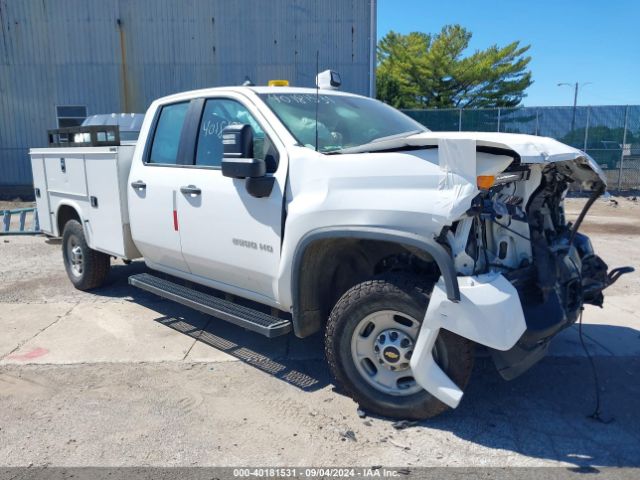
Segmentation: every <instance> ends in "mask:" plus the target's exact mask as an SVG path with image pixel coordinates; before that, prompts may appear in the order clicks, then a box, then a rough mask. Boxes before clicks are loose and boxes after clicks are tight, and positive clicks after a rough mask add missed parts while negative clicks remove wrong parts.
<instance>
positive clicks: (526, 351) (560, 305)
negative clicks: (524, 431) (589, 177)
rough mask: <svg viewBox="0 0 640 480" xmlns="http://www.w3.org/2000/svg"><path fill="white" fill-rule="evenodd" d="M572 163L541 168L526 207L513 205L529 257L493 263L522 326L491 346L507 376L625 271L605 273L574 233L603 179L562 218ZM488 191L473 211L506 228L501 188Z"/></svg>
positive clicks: (598, 301)
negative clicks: (505, 344)
mask: <svg viewBox="0 0 640 480" xmlns="http://www.w3.org/2000/svg"><path fill="white" fill-rule="evenodd" d="M576 165H579V164H576V163H575V162H561V163H559V164H551V165H548V166H546V167H545V168H544V169H543V170H542V172H541V179H540V184H539V186H538V188H537V189H536V190H535V191H534V192H533V193H532V194H531V195H530V197H529V199H528V202H527V204H526V206H524V205H523V207H524V208H522V209H516V211H517V212H518V213H519V214H520V215H519V218H518V219H517V220H516V221H519V222H522V223H526V225H527V227H528V232H529V233H528V240H529V244H530V248H531V258H530V260H529V259H523V260H522V261H521V262H520V263H519V264H517V265H505V264H504V263H501V264H500V265H496V266H495V268H498V269H502V270H503V275H504V277H505V278H506V279H507V280H509V282H510V283H511V284H512V285H513V286H514V287H515V288H516V290H517V292H518V296H519V298H520V303H521V305H522V310H523V313H524V318H525V321H526V327H527V328H526V330H525V332H524V333H523V335H522V336H521V337H520V339H519V340H518V341H517V343H516V344H515V345H514V346H513V347H511V348H510V349H508V350H504V351H503V350H497V349H491V354H492V357H493V360H494V362H495V364H496V367H497V369H498V371H499V372H500V374H501V375H502V377H503V378H505V379H507V380H510V379H513V378H515V377H517V376H518V375H520V374H521V373H523V372H524V371H526V370H527V369H528V368H529V367H531V366H532V365H534V364H535V363H536V362H537V361H538V360H540V359H541V358H542V357H544V355H545V354H546V352H547V350H548V347H549V343H550V340H551V338H553V336H555V335H556V334H557V333H558V332H559V331H560V330H562V329H564V328H566V327H568V326H570V325H572V324H573V323H575V322H576V320H577V319H578V317H579V316H580V312H581V310H582V308H583V305H584V304H591V305H596V306H599V307H602V304H603V301H604V297H603V294H602V291H603V290H604V289H605V288H607V287H608V286H609V285H611V284H613V283H614V282H615V281H616V280H617V279H618V278H619V277H620V275H621V274H622V273H626V272H627V271H628V270H629V269H628V268H619V269H614V270H612V271H611V272H610V273H608V272H607V270H608V267H607V265H606V263H605V262H604V261H603V260H602V259H601V258H600V257H599V256H597V255H596V254H595V253H594V251H593V247H592V246H591V242H590V241H589V238H588V237H587V236H585V235H582V234H580V233H578V228H579V226H580V223H581V222H582V219H583V218H584V216H585V215H586V213H587V211H588V209H589V208H590V206H591V205H592V204H593V202H594V201H595V200H596V199H597V198H598V197H599V196H600V195H601V194H602V193H604V189H605V185H604V183H602V182H593V184H592V186H593V191H592V193H591V197H590V198H589V201H588V202H587V203H586V205H585V207H584V209H583V211H582V212H581V213H580V216H579V217H578V220H577V221H576V223H574V224H571V223H570V222H567V221H566V219H565V214H564V208H563V203H564V196H565V194H566V192H567V191H568V189H569V185H570V184H571V183H573V182H574V181H575V180H574V178H573V175H572V173H573V171H574V170H575V168H576ZM504 188H506V187H502V188H500V190H501V191H503V190H504ZM487 194H488V195H485V196H482V197H481V198H482V201H481V202H482V205H481V206H479V208H478V209H477V215H479V217H480V218H483V219H485V221H487V220H488V221H489V222H492V223H494V224H497V226H498V228H499V229H502V230H507V231H509V230H508V226H506V225H503V223H502V222H501V220H503V221H507V222H509V223H512V222H513V221H514V220H513V218H512V217H511V216H510V215H509V213H508V212H507V215H506V218H504V217H505V216H504V215H501V213H504V209H500V211H496V208H495V207H496V206H500V207H501V206H502V205H501V203H500V198H502V196H501V192H497V191H493V192H492V191H490V192H487ZM487 200H490V201H489V202H487ZM523 230H525V229H521V231H523ZM507 236H508V235H507ZM524 237H525V236H524V235H522V238H523V239H524ZM503 248H504V244H502V243H500V242H499V243H498V245H497V249H498V259H499V261H500V260H502V255H501V254H502V251H503Z"/></svg>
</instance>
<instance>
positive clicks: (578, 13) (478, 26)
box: [378, 0, 640, 106]
mask: <svg viewBox="0 0 640 480" xmlns="http://www.w3.org/2000/svg"><path fill="white" fill-rule="evenodd" d="M453 23H458V24H460V25H462V26H464V27H465V28H467V29H469V30H470V31H471V32H472V33H473V38H472V39H471V45H470V47H469V50H470V51H474V50H476V49H484V48H486V47H488V46H490V45H492V44H498V45H506V44H507V43H510V42H512V41H514V40H520V42H521V43H522V44H530V45H531V49H530V50H529V53H530V55H531V57H532V60H531V63H530V64H529V65H530V68H531V71H532V72H533V80H534V84H533V85H532V86H531V87H529V89H528V90H527V94H528V96H527V97H526V98H525V99H524V102H523V103H524V105H528V106H534V105H572V104H573V89H572V88H569V87H558V86H557V84H558V83H559V82H567V83H572V84H573V83H575V82H576V81H579V82H592V84H591V85H587V86H585V87H584V88H581V89H580V93H579V96H578V104H579V105H626V104H635V105H638V104H640V0H607V1H602V0H601V1H597V0H582V1H579V0H554V1H552V0H528V1H522V0H512V1H507V0H476V1H473V0H454V1H446V0H444V1H443V0H440V1H432V0H423V1H420V0H378V38H379V39H380V38H382V37H383V36H384V34H385V33H387V32H388V31H389V30H394V31H396V32H400V33H408V32H411V31H422V32H428V33H435V32H438V31H440V29H441V28H442V26H444V25H448V24H453Z"/></svg>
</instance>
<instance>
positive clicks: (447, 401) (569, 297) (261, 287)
mask: <svg viewBox="0 0 640 480" xmlns="http://www.w3.org/2000/svg"><path fill="white" fill-rule="evenodd" d="M95 129H98V130H95V131H94V130H87V129H79V130H71V131H70V132H75V134H72V135H71V136H72V137H74V138H71V139H69V143H61V140H60V135H62V136H64V133H65V132H64V131H63V132H61V131H57V132H53V135H52V138H53V140H51V145H52V146H50V147H49V148H34V149H32V150H31V152H30V154H31V159H32V166H33V176H34V183H35V185H34V186H35V191H36V196H37V206H38V212H39V215H40V224H41V226H42V230H43V231H44V232H45V233H46V234H48V235H52V236H61V237H62V251H63V258H64V263H65V267H66V270H67V272H68V275H69V278H70V280H71V282H73V284H74V285H75V286H76V287H77V288H79V289H82V290H89V289H93V288H98V287H100V286H101V285H102V284H103V282H104V281H105V279H106V278H107V276H108V272H109V265H110V260H111V257H119V258H121V259H124V260H125V261H128V260H132V259H135V258H139V257H142V258H144V261H145V263H146V265H147V266H148V267H149V268H150V269H151V270H152V271H154V272H158V273H157V274H156V273H154V274H150V273H144V274H137V275H133V276H131V277H130V280H129V283H130V284H131V285H134V286H136V287H140V288H142V289H145V290H147V291H150V292H153V293H155V294H158V295H160V296H162V297H165V298H169V299H172V300H175V301H177V302H180V303H182V304H184V305H187V306H189V307H192V308H195V309H198V310H200V311H203V312H206V313H209V314H211V315H214V316H215V317H217V318H220V319H222V320H226V321H230V322H233V323H235V324H238V325H241V326H242V327H245V328H247V329H249V330H253V331H256V332H259V333H262V334H264V335H267V336H269V337H273V336H277V335H284V334H288V333H290V332H291V331H292V332H293V333H294V334H295V335H297V336H298V337H306V336H308V335H311V334H314V333H316V332H322V333H323V334H324V336H325V349H326V356H327V360H328V362H329V365H330V368H331V370H332V372H333V374H334V376H335V379H336V382H337V383H338V384H339V385H341V386H342V387H343V388H344V390H345V391H346V392H348V393H349V395H351V396H352V397H353V399H354V400H355V401H357V402H358V403H359V404H360V405H361V406H362V407H363V408H364V409H366V410H369V411H371V412H374V413H377V414H381V415H385V416H390V417H398V418H414V419H415V418H427V417H431V416H434V415H437V414H438V413H440V412H442V411H443V410H445V409H446V408H447V407H452V408H455V407H456V406H457V405H458V403H459V402H460V400H461V398H462V395H463V390H464V388H465V386H466V384H467V381H468V380H469V376H470V374H471V369H472V364H473V358H474V346H475V345H482V346H484V347H486V348H487V349H488V350H489V352H490V353H491V355H492V357H493V359H494V361H495V364H496V366H497V368H498V370H499V371H500V373H501V374H502V376H503V377H504V378H505V379H511V378H514V377H515V376H517V375H519V374H520V373H522V372H523V371H525V370H526V369H527V368H529V367H530V366H531V365H533V364H534V363H535V362H536V361H537V360H539V359H540V358H541V357H542V356H544V354H545V352H546V350H547V347H548V345H549V341H550V340H551V338H552V337H553V336H554V335H555V334H557V333H558V332H559V331H560V330H562V329H563V328H565V327H567V326H569V325H571V324H573V323H574V322H575V321H576V320H577V319H578V317H579V315H580V312H581V310H582V308H583V304H594V305H599V306H601V305H602V302H603V296H602V290H603V289H604V288H605V287H607V286H608V285H610V284H611V283H612V282H614V281H615V280H616V279H617V278H618V277H619V276H620V275H621V274H622V273H625V272H626V271H627V270H628V269H615V270H613V271H612V272H609V273H608V272H607V265H606V264H605V263H604V262H603V261H602V260H601V259H600V258H599V257H598V256H596V255H595V254H594V252H593V249H592V247H591V244H590V242H589V239H588V238H587V237H585V236H584V235H581V234H580V233H578V232H577V230H578V227H579V224H580V222H581V221H582V218H583V217H584V214H585V213H586V210H587V209H588V207H589V205H590V204H591V203H592V202H593V200H595V198H596V197H597V196H598V195H599V194H601V193H602V192H604V189H605V177H604V176H603V173H602V171H601V170H600V168H599V167H598V165H597V164H596V163H595V162H594V161H593V160H592V159H591V158H590V157H589V156H588V155H586V154H585V153H584V152H582V151H579V150H576V149H574V148H572V147H569V146H567V145H564V144H562V143H559V142H557V141H555V140H552V139H549V138H543V137H535V136H528V135H515V134H503V133H473V132H452V133H441V132H438V133H435V132H431V131H429V130H427V129H426V128H425V127H423V126H422V125H420V124H418V123H416V122H415V121H414V120H412V119H411V118H409V117H407V116H405V115H404V114H403V113H401V112H399V111H397V110H395V109H393V108H391V107H389V106H387V105H385V104H383V103H381V102H378V101H376V100H373V99H370V98H365V97H361V96H357V95H352V94H348V93H343V92H340V91H337V90H336V89H333V88H323V89H319V90H315V89H303V88H292V87H288V86H271V87H252V86H247V87H229V88H211V89H206V90H198V91H192V92H186V93H180V94H177V95H172V96H169V97H165V98H161V99H159V100H156V101H155V102H153V104H152V105H151V106H150V108H149V110H148V112H147V114H146V116H145V119H144V123H143V125H142V130H141V132H140V136H139V139H138V141H137V142H134V143H132V142H130V143H129V144H127V142H120V141H118V139H117V138H116V137H117V133H118V132H117V130H115V131H113V130H108V129H107V131H99V127H95ZM67 133H68V132H67ZM83 136H84V137H86V138H83ZM54 137H55V138H54ZM89 137H91V138H89ZM100 145H102V146H100ZM570 185H579V186H581V187H582V188H583V189H586V190H591V191H593V192H594V193H593V195H592V197H591V200H590V201H589V202H588V204H587V207H586V208H585V211H583V214H582V215H581V216H580V218H579V219H578V221H576V222H575V223H574V224H573V225H572V224H571V223H568V222H567V221H566V220H565V216H564V211H563V199H564V197H565V194H566V192H567V190H568V188H569V186H570ZM193 284H198V285H199V287H198V288H191V287H189V285H193ZM238 299H241V300H240V301H235V300H238ZM248 305H249V306H248Z"/></svg>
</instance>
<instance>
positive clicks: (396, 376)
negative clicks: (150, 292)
mask: <svg viewBox="0 0 640 480" xmlns="http://www.w3.org/2000/svg"><path fill="white" fill-rule="evenodd" d="M431 289H432V285H429V284H425V282H424V281H421V280H420V279H418V278H416V277H414V276H411V275H405V274H398V273H393V274H385V275H382V276H379V277H376V278H375V279H373V280H369V281H366V282H363V283H360V284H358V285H356V286H354V287H353V288H351V289H350V290H349V291H348V292H347V293H345V294H344V295H343V296H342V298H340V300H339V301H338V303H337V304H336V305H335V307H334V308H333V310H332V312H331V315H330V317H329V321H328V322H327V329H326V335H325V352H326V355H327V359H328V361H329V366H330V368H331V371H332V373H333V375H334V377H335V379H336V381H337V383H338V384H340V385H341V386H342V387H343V388H344V389H345V390H346V392H347V393H348V394H349V395H350V396H351V397H352V398H353V399H354V400H355V401H356V402H358V403H359V404H360V405H361V406H362V407H363V408H365V409H366V410H368V411H370V412H372V413H376V414H378V415H383V416H386V417H393V418H403V419H424V418H430V417H433V416H436V415H438V414H440V413H442V412H443V411H445V410H446V409H447V408H448V407H447V406H446V405H445V404H444V403H442V402H441V401H440V400H438V399H437V398H435V397H433V396H432V395H431V394H430V393H429V392H427V391H426V390H424V389H423V388H422V387H421V386H420V385H418V384H417V383H416V381H415V379H414V378H413V375H412V372H411V368H410V366H409V361H410V359H411V355H412V353H413V348H414V346H415V343H416V339H417V338H418V333H419V331H420V326H421V324H422V319H423V317H424V314H425V311H426V308H427V303H428V301H429V292H430V291H431ZM473 345H474V344H473V342H471V341H470V340H468V339H466V338H463V337H460V336H458V335H456V334H454V333H451V332H448V331H446V330H441V331H440V334H439V336H438V338H437V340H436V343H435V345H434V349H433V356H434V359H435V360H436V363H437V364H438V365H439V366H440V368H442V369H443V370H444V371H445V372H446V373H447V375H449V377H450V378H451V379H452V380H453V381H454V382H455V383H456V384H457V385H458V386H459V387H460V388H461V389H464V387H465V386H466V384H467V382H468V381H469V377H470V375H471V370H472V367H473Z"/></svg>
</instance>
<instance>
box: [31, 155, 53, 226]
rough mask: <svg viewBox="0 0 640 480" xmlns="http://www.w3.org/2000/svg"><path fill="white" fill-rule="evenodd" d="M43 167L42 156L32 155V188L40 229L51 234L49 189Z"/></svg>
mask: <svg viewBox="0 0 640 480" xmlns="http://www.w3.org/2000/svg"><path fill="white" fill-rule="evenodd" d="M44 168H45V167H44V158H43V156H42V155H32V156H31V170H32V171H33V189H34V194H35V197H36V207H37V210H38V222H39V223H40V230H41V231H42V232H43V233H46V234H48V235H53V228H52V223H51V205H50V203H49V191H48V189H47V175H46V172H45V169H44Z"/></svg>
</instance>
